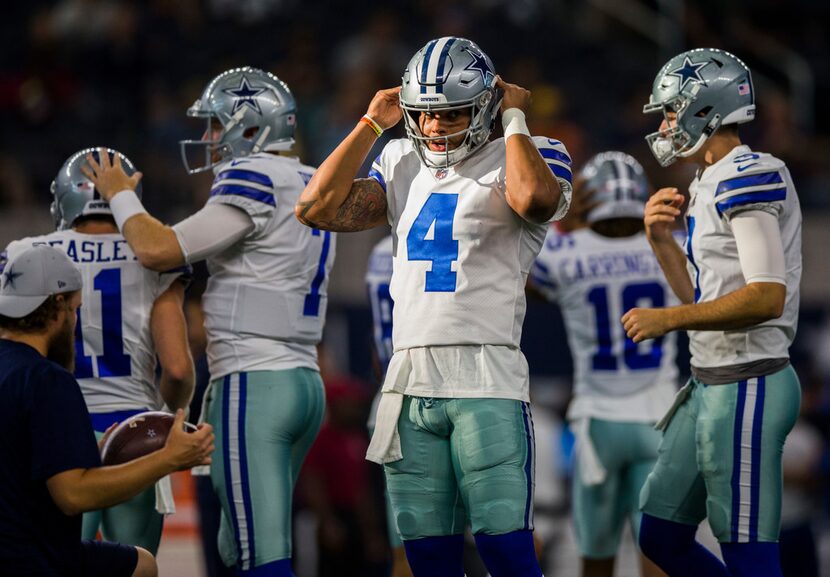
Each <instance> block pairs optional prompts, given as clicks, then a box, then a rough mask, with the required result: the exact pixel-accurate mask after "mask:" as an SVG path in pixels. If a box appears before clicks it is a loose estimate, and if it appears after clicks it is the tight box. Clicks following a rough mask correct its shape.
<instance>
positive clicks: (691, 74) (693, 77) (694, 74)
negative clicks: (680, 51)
mask: <svg viewBox="0 0 830 577" xmlns="http://www.w3.org/2000/svg"><path fill="white" fill-rule="evenodd" d="M709 64H710V62H709V61H708V60H707V61H706V62H698V63H697V64H695V63H694V62H692V60H691V59H690V58H689V57H688V56H686V58H684V59H683V64H682V65H681V66H680V67H679V68H675V69H674V70H669V71H668V72H667V73H666V75H667V76H676V77H677V78H679V79H680V87H679V88H678V89H677V91H678V92H681V91H682V90H683V88H685V87H686V84H688V83H689V82H699V83H701V84H703V85H704V86H706V81H705V80H704V79H703V78H701V77H700V71H701V70H702V69H703V68H704V67H706V66H708V65H709Z"/></svg>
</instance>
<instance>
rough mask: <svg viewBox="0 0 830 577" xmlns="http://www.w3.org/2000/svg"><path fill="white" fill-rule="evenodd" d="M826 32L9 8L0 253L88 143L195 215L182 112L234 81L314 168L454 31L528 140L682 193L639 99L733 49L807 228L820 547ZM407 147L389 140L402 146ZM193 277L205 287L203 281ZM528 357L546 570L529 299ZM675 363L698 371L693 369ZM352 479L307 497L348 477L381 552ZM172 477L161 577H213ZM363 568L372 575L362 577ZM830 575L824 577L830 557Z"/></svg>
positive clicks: (430, 15)
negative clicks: (662, 79) (509, 96)
mask: <svg viewBox="0 0 830 577" xmlns="http://www.w3.org/2000/svg"><path fill="white" fill-rule="evenodd" d="M828 23H830V4H828V3H826V2H821V1H820V0H791V1H789V2H783V1H779V0H756V1H752V2H750V1H749V0H732V1H715V0H704V1H698V2H683V1H682V0H616V1H615V0H587V1H582V2H577V1H575V0H472V1H468V2H460V1H452V0H419V1H410V2H372V1H368V0H362V1H361V0H358V1H352V2H334V1H329V2H321V1H319V0H146V1H143V2H139V1H128V0H60V1H56V2H42V1H31V2H14V3H5V4H4V18H3V23H2V25H0V26H2V35H0V44H2V51H0V63H2V65H1V67H0V123H1V124H2V127H3V128H2V132H0V244H2V245H3V246H5V244H7V243H8V242H9V241H11V240H13V239H15V238H19V237H22V236H28V235H32V234H42V233H45V232H48V231H50V230H51V227H52V222H51V218H50V216H49V211H48V206H49V202H50V200H51V198H50V193H49V184H50V182H51V179H52V178H53V177H54V175H55V173H56V172H57V169H58V168H59V166H60V165H61V163H62V162H63V160H64V159H65V158H66V157H68V156H69V155H70V154H71V153H72V152H74V151H76V150H78V149H80V148H83V147H87V146H92V145H107V146H112V147H114V148H117V149H119V150H121V151H122V152H124V153H125V154H127V155H128V156H129V157H130V158H131V159H132V160H133V161H134V162H135V163H136V164H137V166H138V167H139V169H140V170H142V171H143V172H144V175H145V177H144V202H145V205H146V206H147V207H148V209H149V210H150V212H151V213H153V214H155V215H157V216H159V217H161V218H162V219H163V220H165V221H166V222H169V223H173V222H177V221H178V220H179V219H180V218H182V217H184V216H186V215H188V214H191V213H192V212H193V211H195V210H197V209H198V208H200V207H201V206H202V205H203V203H204V201H205V199H206V195H207V192H208V190H209V184H210V179H211V176H210V175H209V174H208V175H200V176H188V175H187V174H186V173H185V171H184V169H183V167H182V164H181V160H180V155H179V148H178V141H179V140H181V139H186V138H197V137H198V136H199V135H200V134H201V132H202V130H203V128H204V127H203V125H202V124H201V123H199V122H197V121H192V120H191V119H188V118H186V116H185V110H186V109H187V107H188V106H189V105H190V104H191V103H192V102H193V100H194V99H195V98H196V97H197V96H198V94H199V93H200V91H201V89H202V88H203V86H204V85H205V84H206V82H207V81H208V80H209V79H210V78H212V77H213V76H214V75H215V74H217V73H219V72H221V71H223V70H225V69H227V68H230V67H234V66H240V65H246V64H247V65H252V66H257V67H261V68H264V69H267V70H270V71H272V72H274V73H276V74H277V75H278V76H279V77H280V78H282V79H283V80H285V81H286V82H287V83H288V84H289V86H290V87H291V89H292V90H293V92H294V95H295V97H296V99H297V101H298V108H299V110H298V127H299V128H298V150H299V152H300V155H301V157H302V158H303V159H304V160H305V161H306V162H308V163H310V164H317V163H319V162H320V161H321V160H322V159H323V158H325V156H326V155H327V153H328V152H329V151H330V150H331V149H332V148H333V147H334V146H335V145H336V144H337V143H338V142H339V141H340V139H341V138H342V137H343V136H345V135H346V134H347V133H348V132H349V131H350V130H351V129H352V127H353V126H354V124H355V122H356V121H357V119H358V118H359V117H360V116H361V115H362V114H363V113H364V112H365V109H366V106H367V104H368V102H369V100H370V98H371V97H372V95H373V94H374V92H375V91H376V90H377V89H379V88H385V87H390V86H394V85H396V84H398V83H399V82H400V74H401V72H402V70H403V68H404V66H405V64H406V62H407V61H408V59H409V57H410V56H411V54H412V53H413V52H414V51H415V50H416V49H417V48H418V47H420V46H421V45H422V44H423V43H424V42H425V41H426V40H428V39H430V38H432V37H437V36H443V35H457V36H464V37H467V38H470V39H472V40H474V41H476V42H477V43H478V44H479V45H480V46H481V47H482V48H483V49H484V50H485V51H486V52H487V53H488V54H489V55H490V57H491V58H492V60H493V62H494V63H495V66H496V69H497V71H498V72H499V73H500V74H501V75H502V77H503V78H505V79H506V80H507V81H509V82H514V83H517V84H520V85H522V86H524V87H526V88H529V89H531V90H532V91H533V97H534V104H533V109H532V110H531V112H530V114H529V122H530V125H531V131H532V132H533V133H535V134H544V135H547V136H555V137H557V138H559V139H561V140H563V141H564V142H565V144H566V146H567V147H568V149H569V151H570V152H571V154H572V157H573V160H574V164H575V166H578V165H580V164H581V163H582V162H584V161H585V160H587V158H589V157H590V156H591V155H592V154H594V153H596V152H599V151H601V150H607V149H612V148H613V149H620V150H624V151H626V152H629V153H631V154H633V155H634V156H635V157H637V158H638V159H639V160H640V161H641V162H642V163H643V164H644V166H645V168H646V171H647V173H648V174H649V176H650V178H651V180H652V182H653V184H654V185H655V186H656V187H660V186H665V185H679V186H680V187H681V188H682V186H683V185H684V184H685V183H687V182H688V181H689V180H690V179H691V177H692V174H691V172H690V169H689V168H687V167H682V166H674V167H672V168H670V169H667V170H663V169H660V168H659V166H657V164H656V163H655V162H654V160H653V158H652V156H651V154H650V152H649V151H648V149H647V147H646V145H645V141H644V140H643V136H644V135H645V134H647V133H648V132H651V131H652V130H654V128H655V126H654V123H655V119H654V117H648V118H647V117H645V116H644V115H642V114H641V109H642V105H643V103H645V102H646V100H647V98H648V93H649V90H650V87H651V82H652V80H653V78H654V74H655V73H656V71H657V70H658V69H659V67H660V66H661V65H662V64H663V63H664V62H665V61H666V60H667V59H668V58H669V57H670V56H672V55H673V54H675V53H677V52H680V51H682V50H685V49H687V48H691V47H703V46H711V47H718V48H724V49H726V50H729V51H731V52H733V53H735V54H737V55H738V56H739V57H741V58H742V59H743V60H744V61H745V62H746V63H747V64H748V65H749V67H750V68H751V70H752V72H753V78H754V81H755V85H756V91H757V94H758V117H757V120H756V121H755V122H753V123H751V124H749V125H746V126H745V128H742V137H743V139H744V141H745V142H746V143H748V144H750V146H752V147H753V148H754V149H758V150H763V151H766V152H770V153H772V154H774V155H776V156H779V157H780V158H782V159H783V160H785V161H786V162H787V164H788V166H789V167H790V170H791V172H792V174H793V177H794V180H795V182H796V186H797V188H798V191H799V197H800V200H801V205H802V210H803V213H804V265H805V267H804V279H803V285H802V313H801V321H800V327H799V334H798V337H797V339H796V343H795V346H794V347H793V351H792V353H793V359H794V363H795V365H796V368H797V370H798V371H799V375H800V377H801V380H802V385H803V387H804V413H805V415H804V423H805V424H806V425H807V426H809V427H811V428H812V431H813V432H814V433H818V435H813V437H811V438H818V439H819V440H820V442H821V445H820V446H819V449H820V451H821V452H822V454H823V457H822V458H821V459H820V460H819V461H818V462H817V464H816V466H815V470H814V471H813V473H812V474H811V480H810V482H808V483H806V484H805V485H804V486H803V487H802V488H801V489H800V490H803V495H801V496H802V497H804V498H806V499H808V501H809V502H810V503H811V504H812V505H811V507H809V508H808V510H809V511H810V512H811V514H810V518H809V521H810V522H812V523H813V524H814V527H815V528H816V529H817V530H818V531H819V533H820V534H821V535H823V541H822V543H823V544H824V545H823V546H824V549H825V550H826V549H828V548H830V543H828V540H829V539H830V537H828V528H830V526H829V525H828V502H830V499H828V495H829V494H830V492H828V483H827V478H828V477H827V473H828V469H830V454H828V453H827V451H826V447H827V444H826V441H827V438H828V434H829V433H830V419H828V413H830V264H828V259H827V258H826V255H825V254H824V253H823V250H826V248H827V247H828V246H830V194H828V189H830V161H828V153H830V139H829V138H828V136H830V107H828V105H827V99H826V98H825V97H824V96H823V95H825V94H826V93H827V91H828V90H830V47H829V46H828V44H829V43H830V35H828V34H827V26H828ZM402 135H403V133H402V129H401V128H400V127H398V128H397V129H396V130H394V131H390V135H389V136H391V137H400V136H402ZM386 137H387V135H385V136H384V138H386ZM376 150H378V151H379V150H380V145H378V146H377V148H376ZM385 233H386V231H384V230H376V231H370V232H366V233H356V234H351V235H347V234H344V235H340V238H339V241H338V255H337V261H336V264H335V269H334V272H333V274H332V283H331V285H330V308H329V319H328V325H327V330H326V336H325V345H324V349H325V355H324V359H325V366H324V369H325V373H326V380H327V387H328V388H329V398H330V405H331V406H332V408H333V410H336V411H341V414H340V415H338V416H336V417H335V419H336V420H338V421H339V422H340V424H339V425H338V426H339V427H340V429H338V430H339V431H340V432H339V433H338V434H342V436H343V441H344V443H358V444H359V443H361V442H363V432H362V428H361V423H362V419H363V416H364V415H365V413H366V412H367V411H368V405H367V403H368V399H369V398H370V396H371V394H372V392H373V391H374V388H375V387H376V382H375V380H374V377H373V372H372V363H371V355H370V339H371V320H370V316H369V309H368V303H367V300H366V296H365V289H364V286H363V272H364V271H365V263H366V258H367V256H368V252H369V250H370V249H371V247H372V245H373V244H374V242H375V241H377V240H378V239H379V238H380V237H382V236H383V235H384V234H385ZM198 272H199V273H200V276H203V275H204V270H203V269H199V271H198ZM199 285H200V283H199V282H196V283H195V285H194V287H193V288H192V290H191V296H192V298H191V300H190V307H189V309H190V310H189V314H190V318H191V319H192V320H194V325H196V328H194V331H193V340H194V350H195V351H196V352H197V353H198V352H199V351H200V347H201V346H203V341H202V340H201V339H203V335H201V334H199V331H198V330H197V328H198V318H199V317H198V314H199V311H198V293H199ZM523 347H524V349H525V352H526V354H527V356H528V359H529V362H530V367H531V371H532V374H533V383H532V386H533V394H534V396H535V399H536V402H537V406H538V408H537V411H538V412H539V413H540V419H541V418H542V415H541V413H544V414H545V415H546V418H547V419H548V421H549V425H550V427H549V428H550V431H549V432H550V434H551V435H552V437H551V439H549V442H548V444H549V445H550V449H551V454H550V455H549V456H550V459H549V461H550V463H549V465H550V466H549V467H548V469H550V470H545V471H539V472H538V475H539V478H538V483H539V487H537V491H543V492H544V496H543V497H542V498H541V499H540V508H541V509H544V513H543V516H544V517H546V518H547V517H549V518H550V520H551V526H552V527H553V528H552V529H550V531H552V532H551V537H550V542H551V547H553V548H552V549H551V551H552V555H553V556H558V557H559V558H560V560H561V558H562V557H563V556H571V557H572V556H573V555H574V553H573V551H572V549H569V548H568V546H567V545H563V544H562V543H566V542H567V541H568V539H569V537H568V536H567V534H566V533H567V530H566V529H564V530H563V529H560V528H558V527H560V526H561V525H563V523H562V522H561V519H564V518H565V517H566V511H567V498H566V492H565V491H564V490H563V487H564V483H566V480H567V459H566V457H565V456H563V451H564V452H565V453H566V452H567V451H566V447H565V448H563V446H562V443H560V442H559V440H558V439H559V423H560V421H559V416H560V415H561V414H562V411H563V407H564V403H565V402H566V400H567V394H568V387H569V385H570V380H569V379H570V370H571V363H570V359H569V355H568V350H567V346H566V344H565V335H564V332H563V328H562V323H561V319H560V317H559V315H558V312H557V311H556V309H555V307H553V306H551V305H547V304H542V303H536V302H531V303H530V304H529V307H528V314H527V320H526V321H525V333H524V339H523ZM681 368H682V370H684V371H687V370H688V358H687V357H684V358H682V359H681ZM337 407H340V408H337ZM814 444H815V443H813V445H814ZM813 445H811V447H812V446H813ZM805 450H806V449H805ZM341 465H342V466H344V467H345V470H337V471H335V470H328V469H325V468H323V469H321V470H320V471H318V473H319V475H318V477H317V478H315V479H311V480H309V481H308V482H307V483H306V485H305V486H306V487H314V490H322V491H331V487H329V488H328V489H327V488H326V482H327V481H333V480H335V479H336V478H337V476H338V475H344V474H345V475H348V476H349V477H350V478H353V479H355V482H354V483H352V484H353V485H354V487H351V488H349V489H348V490H346V491H343V493H344V494H342V495H335V500H338V499H339V500H340V501H342V502H340V501H338V502H339V503H340V505H339V507H340V509H342V515H343V516H344V520H343V526H345V527H351V525H350V523H351V524H355V523H356V524H355V525H354V530H355V531H356V532H357V533H360V537H361V540H359V542H360V543H361V545H362V546H365V548H366V550H367V551H370V552H371V550H372V549H373V546H374V545H377V543H375V542H374V540H375V539H376V538H377V535H376V534H373V533H372V529H366V526H370V525H371V524H369V525H364V524H361V523H362V522H357V521H355V519H354V518H350V517H349V516H350V515H351V516H354V515H355V510H356V509H358V508H360V507H366V506H367V505H366V503H365V502H364V501H361V499H363V496H364V495H365V494H369V495H374V496H375V497H376V496H377V495H376V493H377V491H376V483H377V471H376V470H374V469H371V468H369V467H368V465H366V464H365V463H362V462H360V461H359V460H356V461H354V462H353V463H351V464H349V463H347V462H346V461H344V462H343V463H341ZM327 475H328V477H327ZM177 483H178V485H179V486H180V487H181V491H182V496H183V501H182V502H183V505H182V507H180V510H181V512H180V514H179V515H177V516H176V517H173V518H171V519H170V522H169V523H168V537H169V538H166V540H165V546H163V550H162V574H165V571H167V570H171V569H170V567H172V566H173V565H172V564H177V563H178V564H179V565H177V566H180V567H181V571H180V570H179V569H176V574H180V575H190V574H192V575H201V574H202V572H201V560H197V561H195V562H194V561H193V560H192V559H191V557H193V558H195V556H197V555H198V548H197V547H195V545H194V544H195V539H194V535H195V526H196V521H197V519H198V515H196V511H195V505H193V504H192V503H190V504H189V502H188V501H187V498H186V496H187V494H189V493H192V487H191V484H190V479H189V477H186V476H182V477H180V478H178V479H177ZM543 486H544V488H543ZM366 488H369V490H368V492H367V491H365V489H366ZM309 490H310V489H309ZM298 499H299V501H298V509H299V510H300V511H301V514H300V519H299V521H298V522H299V526H300V528H301V530H302V531H307V534H306V533H303V535H304V536H303V537H302V539H301V540H302V543H300V544H298V550H304V551H305V553H304V554H305V555H306V556H307V557H309V558H313V557H314V547H315V536H314V535H315V527H316V525H315V523H316V520H315V517H314V515H313V514H311V515H306V516H305V517H303V515H304V514H305V513H302V510H303V509H304V502H305V501H304V499H303V496H302V495H300V496H299V497H298ZM364 533H365V534H364ZM560 542H561V543H560ZM171 544H172V545H171ZM165 547H172V549H169V548H168V549H165ZM374 548H375V549H377V547H374ZM298 554H299V551H298ZM367 556H369V557H371V554H367ZM825 557H827V555H825ZM344 563H346V565H348V563H358V561H344ZM346 565H342V567H343V568H344V571H345V567H346ZM621 570H623V571H625V570H626V569H625V567H623V568H622V569H621ZM171 571H172V570H171ZM182 571H183V572H182ZM355 571H356V573H355V574H361V575H369V574H370V573H369V569H360V568H357V567H356V568H355ZM551 571H555V569H554V570H551V569H549V570H548V574H549V575H551V574H553V575H558V574H560V573H558V572H553V573H551ZM341 574H342V575H346V574H347V573H345V572H342V573H341ZM563 574H567V573H563ZM823 574H825V575H830V567H828V563H825V569H824V572H823Z"/></svg>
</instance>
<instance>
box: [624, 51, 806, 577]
mask: <svg viewBox="0 0 830 577" xmlns="http://www.w3.org/2000/svg"><path fill="white" fill-rule="evenodd" d="M644 111H645V112H647V113H648V112H658V113H661V115H662V116H663V120H662V122H661V124H660V127H659V130H657V131H656V132H654V133H653V134H651V135H649V136H648V137H647V140H648V142H649V144H650V145H651V149H652V152H654V155H655V156H656V157H657V159H658V161H660V163H661V164H662V165H663V166H667V165H668V164H671V163H672V162H673V161H674V160H675V159H677V158H685V159H688V162H692V163H694V164H695V165H696V166H697V169H698V170H697V175H696V176H695V179H694V180H693V181H692V183H691V185H690V186H689V195H690V199H689V208H688V210H687V212H686V215H685V217H686V223H687V229H688V240H687V242H686V254H683V251H682V250H681V249H680V248H679V247H678V246H677V244H676V243H675V242H674V240H673V239H672V235H671V227H672V226H673V224H674V221H675V219H677V218H678V217H679V216H680V206H681V204H682V203H683V196H682V195H681V194H679V193H678V191H677V189H676V188H664V189H662V190H659V191H657V193H655V194H654V195H653V196H652V197H651V198H650V199H649V202H648V204H647V205H646V209H645V225H646V234H647V235H648V239H649V242H650V243H651V245H652V248H653V249H654V252H655V254H656V255H657V259H658V260H659V261H660V265H661V266H662V268H663V270H664V272H665V273H666V278H667V279H668V280H669V282H670V283H671V285H672V288H673V289H674V292H675V294H677V296H678V298H680V300H681V302H682V303H683V304H682V305H680V306H676V307H667V308H639V307H638V308H632V309H631V310H629V311H628V312H626V313H625V315H624V316H623V317H622V321H623V324H624V326H625V329H626V332H627V334H628V336H629V337H630V338H631V339H633V340H634V342H637V343H640V342H642V341H645V340H648V339H652V338H659V337H660V336H662V335H664V334H666V333H668V332H669V331H672V330H684V329H685V330H688V331H689V342H690V349H691V353H692V359H691V368H692V379H691V380H690V381H689V383H688V384H687V385H686V386H685V387H684V388H683V389H682V390H681V391H682V394H680V395H679V396H678V399H677V400H676V402H675V404H674V408H675V409H676V413H674V415H673V417H672V416H671V415H669V416H668V417H667V419H665V421H666V423H667V428H666V429H665V433H664V436H663V441H662V443H661V447H660V456H659V458H658V461H657V465H656V466H655V468H654V471H653V472H652V473H651V475H649V477H648V480H647V481H646V484H645V486H644V487H643V493H642V498H641V504H642V508H643V521H642V526H641V530H640V545H641V547H642V549H643V552H644V553H645V554H646V555H647V556H648V557H649V558H651V559H652V560H653V561H654V562H655V563H657V564H658V565H659V566H660V567H661V568H662V569H663V570H664V571H665V572H666V573H668V574H669V575H671V576H672V577H675V576H681V577H683V576H686V575H689V576H691V575H710V576H715V577H721V576H730V577H748V576H750V575H751V576H752V577H779V576H780V575H781V564H780V561H779V554H778V543H777V541H778V532H779V526H780V514H781V485H782V464H781V454H782V449H783V445H784V441H785V439H786V437H787V433H789V431H790V429H791V428H792V427H793V424H794V423H795V420H796V418H797V416H798V407H799V402H800V398H801V389H800V386H799V382H798V377H797V376H796V374H795V371H794V370H793V368H792V366H791V365H790V361H789V346H790V344H791V343H792V340H793V338H794V337H795V331H796V323H797V320H798V297H799V289H798V285H799V281H800V279H801V209H800V208H799V203H798V196H797V194H796V191H795V186H794V185H793V182H792V179H791V178H790V173H789V171H788V170H787V167H786V166H785V165H784V163H783V162H781V161H780V160H779V159H777V158H775V157H773V156H771V155H769V154H765V153H761V152H753V151H752V150H750V148H749V147H748V146H745V145H743V144H742V143H741V139H740V137H739V134H738V125H739V124H741V123H744V122H748V121H750V120H752V119H753V118H754V116H755V88H754V86H753V85H752V78H751V75H750V72H749V69H748V68H747V67H746V65H745V64H744V63H743V62H741V61H740V60H739V59H738V58H736V57H735V56H733V55H732V54H729V53H727V52H724V51H722V50H716V49H708V48H704V49H697V50H690V51H688V52H684V53H682V54H679V55H677V56H675V57H674V58H672V59H671V60H669V62H667V63H666V65H665V66H664V67H663V68H662V69H661V70H660V72H659V73H658V74H657V76H656V78H655V80H654V85H653V88H652V93H651V97H650V99H649V103H648V104H646V106H645V108H644ZM666 423H663V424H666ZM704 517H707V518H708V520H709V524H710V525H711V527H712V531H713V533H714V534H715V537H717V539H718V541H719V542H720V547H721V552H722V553H723V559H724V561H725V563H726V566H725V567H724V565H723V563H721V562H720V561H719V560H718V559H717V558H715V557H714V556H712V555H711V554H710V553H709V552H708V551H707V550H706V549H704V548H703V547H702V546H701V545H699V544H698V543H696V542H695V530H696V528H697V525H698V523H699V522H700V521H701V520H703V518H704Z"/></svg>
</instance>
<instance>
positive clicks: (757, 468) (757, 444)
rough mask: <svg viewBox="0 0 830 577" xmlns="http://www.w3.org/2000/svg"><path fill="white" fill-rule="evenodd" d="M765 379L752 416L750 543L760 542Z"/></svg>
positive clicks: (761, 379) (759, 382)
mask: <svg viewBox="0 0 830 577" xmlns="http://www.w3.org/2000/svg"><path fill="white" fill-rule="evenodd" d="M765 381H766V379H765V378H764V377H758V386H757V387H756V389H755V390H756V397H755V414H754V415H752V469H751V471H750V476H749V477H750V489H749V490H750V498H749V541H750V542H754V541H757V540H758V521H759V518H760V508H761V434H762V432H763V426H764V383H765Z"/></svg>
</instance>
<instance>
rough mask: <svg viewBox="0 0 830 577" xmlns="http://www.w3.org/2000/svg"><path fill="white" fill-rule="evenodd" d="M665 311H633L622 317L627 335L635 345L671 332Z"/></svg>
mask: <svg viewBox="0 0 830 577" xmlns="http://www.w3.org/2000/svg"><path fill="white" fill-rule="evenodd" d="M666 318H667V315H666V312H665V311H664V310H663V309H631V310H629V311H628V312H626V313H625V314H624V315H623V316H622V324H623V328H624V329H625V334H626V335H627V336H628V338H630V339H631V340H632V341H634V342H635V343H639V342H642V341H644V340H647V339H655V338H657V337H662V336H663V335H665V334H666V333H667V332H669V330H670V327H669V326H668V325H667V324H666Z"/></svg>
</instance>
